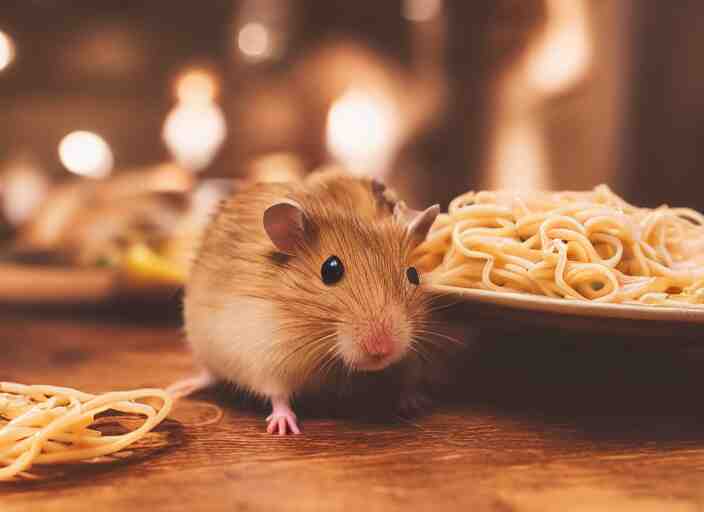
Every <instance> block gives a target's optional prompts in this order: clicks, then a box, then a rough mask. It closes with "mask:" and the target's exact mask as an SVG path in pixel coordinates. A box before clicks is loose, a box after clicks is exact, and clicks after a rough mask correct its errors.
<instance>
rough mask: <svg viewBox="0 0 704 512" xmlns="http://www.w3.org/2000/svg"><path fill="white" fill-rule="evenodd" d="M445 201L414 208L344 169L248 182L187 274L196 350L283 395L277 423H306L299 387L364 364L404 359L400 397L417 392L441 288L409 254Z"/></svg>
mask: <svg viewBox="0 0 704 512" xmlns="http://www.w3.org/2000/svg"><path fill="white" fill-rule="evenodd" d="M439 210H440V208H439V206H438V205H434V206H431V207H430V208H428V209H426V210H425V211H423V212H417V211H412V210H410V209H408V208H407V207H406V206H405V204H404V203H403V202H402V201H399V200H398V199H397V198H396V196H395V194H394V193H393V192H392V191H391V190H390V189H387V188H386V187H385V186H384V185H383V184H381V183H379V182H378V181H375V180H370V179H363V178H356V177H352V176H349V175H346V174H343V173H342V172H340V171H325V172H319V173H313V174H311V175H310V176H309V177H308V178H306V179H305V180H304V181H302V182H296V183H259V184H254V185H252V186H250V187H249V188H246V189H243V190H240V191H238V192H237V193H235V194H234V195H233V196H231V197H230V198H229V199H227V200H226V201H224V202H223V203H222V204H221V206H220V208H219V210H218V212H217V213H216V214H215V216H214V217H213V219H212V220H211V222H210V224H209V226H208V227H207V229H206V231H205V233H204V235H203V239H202V241H201V247H200V250H199V253H198V255H197V257H196V259H195V261H194V263H193V267H192V270H191V274H190V276H189V280H188V283H187V285H186V290H185V295H184V321H185V329H186V335H187V339H188V342H189V344H190V346H191V348H192V351H193V354H194V356H195V358H196V359H197V360H198V361H199V362H200V363H201V364H202V365H203V366H204V367H205V368H206V369H207V370H208V372H209V374H210V375H211V376H212V378H213V379H214V380H224V381H228V382H230V383H232V384H234V385H235V386H237V387H238V388H240V389H243V390H246V391H248V392H251V393H253V394H255V395H258V396H260V397H262V398H265V399H268V400H269V401H270V402H271V410H272V412H271V415H270V416H269V417H268V418H267V421H268V426H267V431H268V432H269V433H277V432H278V433H279V434H282V435H283V434H286V433H288V432H291V433H295V434H298V433H300V428H299V425H298V422H297V418H296V415H295V413H294V412H293V410H292V408H291V400H292V398H293V397H294V396H296V395H298V394H299V393H303V392H311V391H312V392H313V393H314V392H315V390H316V389H317V390H320V389H330V387H331V386H334V385H336V384H335V382H333V381H334V380H335V379H355V376H358V375H361V373H360V372H380V371H384V370H385V369H387V368H390V367H393V368H396V369H397V370H398V371H396V372H395V374H396V375H398V374H401V375H402V380H403V386H402V387H401V390H400V392H399V394H400V395H402V396H399V400H401V401H404V400H406V401H408V400H410V401H412V400H413V397H414V396H415V393H416V386H417V382H418V381H419V370H418V367H419V364H420V363H419V360H420V358H419V355H422V354H423V353H424V352H423V350H422V348H421V346H420V344H422V343H423V341H421V339H422V338H425V336H424V335H425V334H428V332H429V330H428V329H429V327H428V314H429V307H430V306H429V305H430V300H431V298H430V294H428V293H427V292H426V291H424V288H423V282H422V276H420V275H419V273H418V271H417V270H416V269H415V268H413V267H411V266H409V263H408V262H409V256H410V253H411V251H412V250H413V248H414V247H415V246H417V245H418V244H419V243H420V242H421V241H422V240H423V239H424V238H425V236H426V234H427V232H428V230H429V229H430V227H431V225H432V224H433V222H434V220H435V218H436V216H437V215H438V213H439ZM333 366H338V367H341V368H342V369H343V371H331V368H332V367H333Z"/></svg>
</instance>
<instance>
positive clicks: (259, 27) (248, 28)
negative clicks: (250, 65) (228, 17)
mask: <svg viewBox="0 0 704 512" xmlns="http://www.w3.org/2000/svg"><path fill="white" fill-rule="evenodd" d="M237 44H238V46H239V48H240V51H241V52H242V53H243V54H244V56H245V57H247V58H249V59H251V60H260V59H264V58H266V57H269V56H270V55H271V50H272V44H271V35H270V34H269V30H268V29H267V28H266V27H265V26H264V25H263V24H261V23H256V22H251V23H247V24H246V25H245V26H243V27H242V28H241V29H240V32H239V34H238V36H237Z"/></svg>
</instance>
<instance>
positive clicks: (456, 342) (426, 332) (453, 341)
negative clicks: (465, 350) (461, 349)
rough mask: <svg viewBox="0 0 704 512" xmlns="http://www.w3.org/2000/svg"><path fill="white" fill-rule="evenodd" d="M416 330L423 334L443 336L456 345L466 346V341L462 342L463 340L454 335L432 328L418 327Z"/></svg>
mask: <svg viewBox="0 0 704 512" xmlns="http://www.w3.org/2000/svg"><path fill="white" fill-rule="evenodd" d="M416 332H419V333H421V334H427V335H429V336H437V337H438V338H442V339H444V340H447V341H450V342H452V343H454V344H455V345H459V346H464V343H462V341H460V340H458V339H457V338H455V337H454V336H449V335H447V334H444V333H441V332H438V331H433V330H430V329H422V328H416Z"/></svg>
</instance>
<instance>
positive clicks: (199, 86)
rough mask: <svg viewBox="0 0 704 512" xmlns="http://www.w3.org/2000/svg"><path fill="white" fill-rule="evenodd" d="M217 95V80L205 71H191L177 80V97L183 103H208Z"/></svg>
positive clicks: (184, 73)
mask: <svg viewBox="0 0 704 512" xmlns="http://www.w3.org/2000/svg"><path fill="white" fill-rule="evenodd" d="M217 94H218V81H217V79H216V78H215V77H214V76H213V74H212V73H210V72H208V71H206V70H204V69H189V70H187V71H185V72H183V73H182V74H181V75H180V76H179V77H178V78H177V79H176V97H177V98H178V101H181V102H183V103H208V102H210V101H213V100H215V97H216V96H217Z"/></svg>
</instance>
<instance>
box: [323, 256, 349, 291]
mask: <svg viewBox="0 0 704 512" xmlns="http://www.w3.org/2000/svg"><path fill="white" fill-rule="evenodd" d="M344 273H345V267H344V266H343V265H342V261H340V258H338V257H337V256H330V257H329V258H328V259H326V260H325V261H324V262H323V266H322V267H321V268H320V277H322V278H323V283H325V284H327V285H331V284H335V283H337V282H338V281H339V280H340V279H342V276H343V275H344Z"/></svg>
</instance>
